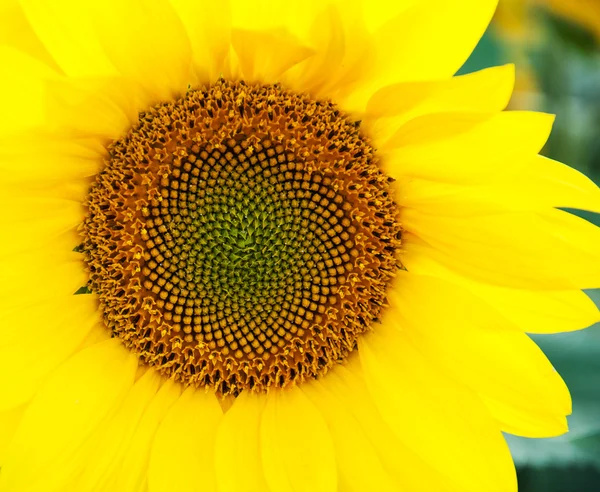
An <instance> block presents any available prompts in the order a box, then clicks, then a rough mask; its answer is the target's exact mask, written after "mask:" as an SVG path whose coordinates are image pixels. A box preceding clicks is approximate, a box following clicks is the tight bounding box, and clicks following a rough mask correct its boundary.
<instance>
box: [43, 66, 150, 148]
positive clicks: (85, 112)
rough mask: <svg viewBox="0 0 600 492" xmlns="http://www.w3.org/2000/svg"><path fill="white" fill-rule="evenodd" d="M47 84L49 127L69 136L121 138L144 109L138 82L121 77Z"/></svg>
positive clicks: (69, 80)
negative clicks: (138, 92) (91, 116)
mask: <svg viewBox="0 0 600 492" xmlns="http://www.w3.org/2000/svg"><path fill="white" fill-rule="evenodd" d="M47 87H48V101H47V107H48V118H49V120H50V121H49V126H52V127H54V128H55V129H56V131H57V133H61V134H65V133H66V134H67V135H68V136H70V137H72V136H87V137H90V136H93V137H100V138H102V139H103V141H105V140H106V141H108V140H112V139H117V138H120V137H122V136H123V135H124V134H125V132H127V130H129V128H130V127H131V126H132V125H133V124H134V123H136V122H137V120H138V114H139V112H140V111H141V110H143V109H146V108H145V107H144V106H143V104H142V101H139V100H138V97H137V91H139V88H138V87H137V85H136V84H134V83H133V82H132V81H130V80H127V79H124V78H122V77H114V78H109V77H101V78H100V77H96V78H86V79H81V78H80V79H68V80H61V81H55V82H52V83H49V84H48V85H47ZM90 115H94V117H93V118H90Z"/></svg>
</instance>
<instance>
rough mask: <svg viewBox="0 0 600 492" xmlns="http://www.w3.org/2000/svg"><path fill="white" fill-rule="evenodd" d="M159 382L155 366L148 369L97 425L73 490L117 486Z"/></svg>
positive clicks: (84, 491) (98, 491)
mask: <svg viewBox="0 0 600 492" xmlns="http://www.w3.org/2000/svg"><path fill="white" fill-rule="evenodd" d="M160 385H161V377H160V376H159V375H158V373H157V372H156V371H154V370H148V371H146V372H145V373H144V374H143V375H142V377H140V379H138V380H137V381H136V382H135V384H134V385H133V387H132V388H131V390H130V391H129V393H128V394H127V396H126V397H125V399H124V401H123V404H122V405H120V406H119V408H118V409H117V410H116V412H115V413H114V415H112V416H111V417H110V418H109V419H108V420H107V421H106V422H104V423H103V424H102V425H101V426H100V427H99V428H98V430H97V432H96V433H95V435H94V436H92V438H90V440H89V441H88V442H87V443H86V447H85V448H84V449H82V451H81V455H82V456H83V457H84V465H83V466H82V470H81V474H80V475H79V477H78V479H77V482H76V485H74V486H73V488H72V490H77V492H103V491H106V490H118V489H115V488H114V485H110V484H114V481H115V479H116V476H117V474H118V473H119V471H120V470H121V467H122V465H123V459H124V457H125V456H126V455H127V452H128V450H129V449H130V448H131V447H132V446H133V444H132V439H133V438H134V435H135V433H136V429H137V428H138V426H139V424H140V421H141V419H142V417H143V416H144V413H145V412H146V410H147V409H148V406H149V405H150V403H151V402H152V400H153V399H154V397H155V395H156V392H157V391H158V389H159V388H160ZM111 487H112V488H111Z"/></svg>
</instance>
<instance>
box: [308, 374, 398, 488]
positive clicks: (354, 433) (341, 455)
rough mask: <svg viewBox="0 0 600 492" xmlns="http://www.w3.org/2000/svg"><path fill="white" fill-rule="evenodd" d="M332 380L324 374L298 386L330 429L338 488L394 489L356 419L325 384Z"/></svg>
mask: <svg viewBox="0 0 600 492" xmlns="http://www.w3.org/2000/svg"><path fill="white" fill-rule="evenodd" d="M334 383H335V381H332V380H331V378H330V377H329V375H328V376H327V377H326V378H321V379H319V380H317V381H313V382H310V383H303V385H302V387H301V389H302V391H304V393H305V394H306V395H307V396H308V397H309V398H310V400H311V401H312V403H313V404H314V405H315V407H317V409H318V411H319V412H320V413H321V415H322V416H323V418H324V419H325V421H326V423H327V427H328V429H329V432H330V433H331V438H332V441H333V446H334V448H335V459H336V463H337V470H338V479H339V488H340V490H344V491H348V492H363V491H365V490H377V491H381V492H393V491H396V490H398V489H397V488H396V486H395V484H394V480H393V479H392V477H391V476H390V475H389V474H388V473H387V471H386V470H385V469H384V467H383V464H382V462H381V460H380V459H379V456H378V454H377V449H375V447H374V446H373V444H372V443H371V442H370V441H369V438H368V436H367V434H366V433H365V432H364V431H363V430H362V428H361V426H360V423H359V421H358V420H357V419H356V418H355V417H354V416H353V415H352V414H351V413H350V411H349V409H348V408H346V407H345V406H344V404H343V403H342V402H341V401H340V400H339V399H337V398H336V397H335V396H334V395H333V394H332V393H330V392H329V391H328V389H327V388H328V386H330V385H332V384H334Z"/></svg>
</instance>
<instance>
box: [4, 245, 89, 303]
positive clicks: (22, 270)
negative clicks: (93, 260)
mask: <svg viewBox="0 0 600 492" xmlns="http://www.w3.org/2000/svg"><path fill="white" fill-rule="evenodd" d="M0 270H1V271H2V272H3V277H2V280H3V283H2V284H1V285H0V299H1V300H0V306H1V308H0V310H2V312H4V311H6V310H10V309H12V308H13V307H15V306H23V305H28V304H34V303H36V302H38V301H40V300H44V299H50V298H53V297H61V296H63V297H64V296H66V295H69V294H74V293H75V292H76V291H77V290H78V289H79V288H80V287H82V286H83V285H85V284H86V283H87V279H88V274H87V273H86V272H85V268H84V265H83V256H82V255H81V254H80V253H74V252H72V251H66V252H65V251H46V250H38V251H35V252H33V253H32V252H29V253H24V254H20V255H11V256H10V257H9V258H0ZM42 285H43V286H44V288H40V287H41V286H42Z"/></svg>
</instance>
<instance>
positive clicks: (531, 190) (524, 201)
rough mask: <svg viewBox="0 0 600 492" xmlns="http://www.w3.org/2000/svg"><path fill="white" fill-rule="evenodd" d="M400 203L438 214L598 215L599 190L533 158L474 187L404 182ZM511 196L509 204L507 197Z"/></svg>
mask: <svg viewBox="0 0 600 492" xmlns="http://www.w3.org/2000/svg"><path fill="white" fill-rule="evenodd" d="M398 189H399V190H400V191H399V193H398V198H399V200H398V202H399V205H401V206H402V207H407V208H414V209H417V210H419V211H421V212H426V213H428V214H434V215H445V216H449V215H453V216H471V215H489V214H495V213H504V212H508V211H515V212H516V211H520V210H532V211H536V210H547V209H549V208H554V207H556V208H574V209H582V210H591V211H598V212H600V188H598V187H597V186H596V185H595V184H594V183H593V182H592V181H591V180H589V179H588V178H586V177H585V176H584V175H583V174H581V173H579V172H578V171H576V170H575V169H572V168H570V167H568V166H565V165H564V164H561V163H559V162H555V161H552V160H549V159H546V158H545V157H542V156H535V157H534V158H533V159H528V160H526V161H525V162H524V163H523V168H522V169H520V170H519V172H516V173H507V174H506V175H497V176H494V179H491V180H489V181H488V182H482V183H476V184H472V185H460V184H455V183H444V182H435V181H429V180H424V179H418V178H406V179H401V180H400V183H399V185H398ZM508 196H510V199H507V197H508Z"/></svg>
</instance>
